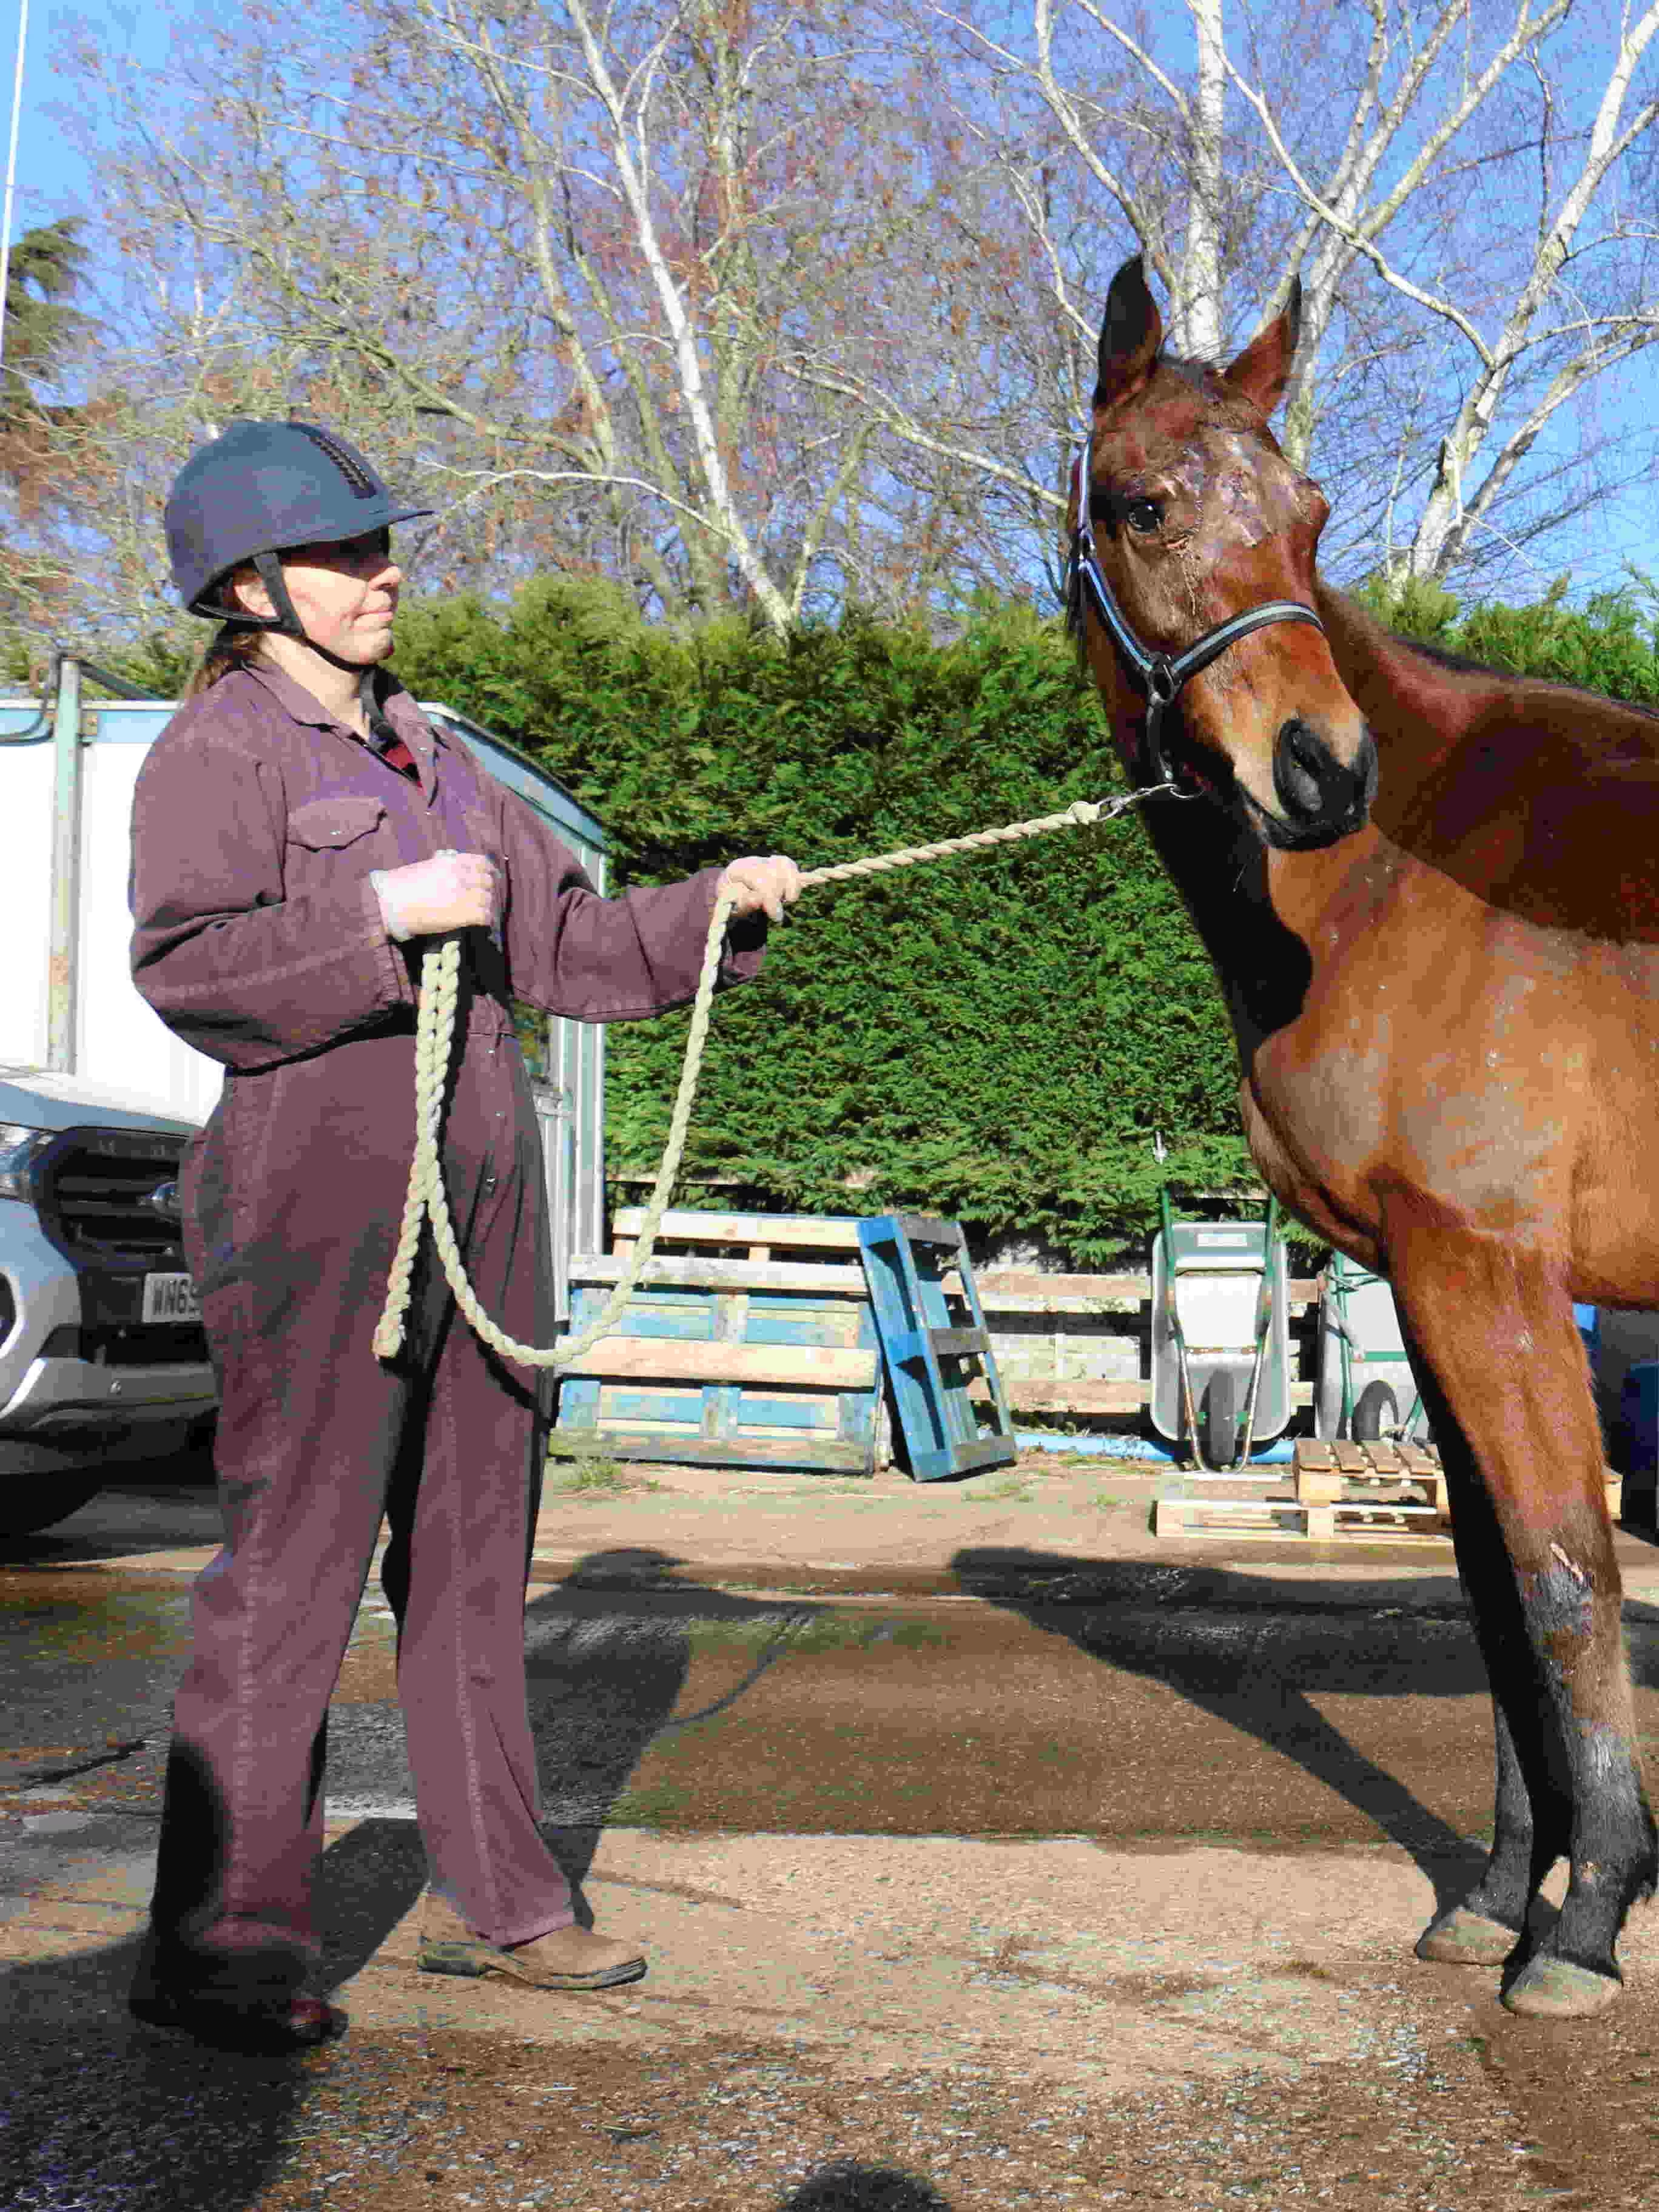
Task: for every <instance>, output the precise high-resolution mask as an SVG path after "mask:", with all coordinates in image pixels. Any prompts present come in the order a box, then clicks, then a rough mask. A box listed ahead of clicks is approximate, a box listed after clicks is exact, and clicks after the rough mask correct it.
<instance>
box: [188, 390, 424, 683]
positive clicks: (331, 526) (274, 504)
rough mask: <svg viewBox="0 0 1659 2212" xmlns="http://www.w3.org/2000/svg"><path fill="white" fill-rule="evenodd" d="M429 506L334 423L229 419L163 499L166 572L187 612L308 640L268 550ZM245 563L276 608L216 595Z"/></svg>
mask: <svg viewBox="0 0 1659 2212" xmlns="http://www.w3.org/2000/svg"><path fill="white" fill-rule="evenodd" d="M431 512H432V509H431V508H430V507H415V506H412V505H411V504H410V501H407V500H405V499H400V498H399V497H398V495H397V493H395V492H394V491H393V490H392V488H391V487H390V485H389V484H387V483H386V482H385V480H384V479H383V478H382V477H380V476H379V475H378V474H377V473H376V471H374V469H373V468H371V467H370V465H369V464H368V462H367V461H366V460H365V459H363V457H362V454H361V453H359V452H358V451H357V449H356V447H355V446H352V445H349V444H348V443H347V441H345V440H344V439H343V438H342V437H341V436H340V435H338V433H337V432H336V431H333V430H325V429H322V428H319V426H318V425H317V424H316V423H314V422H233V423H232V424H231V426H230V428H229V429H228V430H227V431H226V432H225V433H224V435H223V436H222V437H218V438H216V439H215V440H214V441H213V442H212V443H211V445H207V446H204V447H202V448H201V450H200V451H199V452H197V453H192V454H191V457H190V459H188V460H187V461H186V462H185V465H184V467H183V468H182V469H180V471H179V477H178V481H177V482H176V483H174V485H173V491H172V494H171V495H170V497H169V498H168V500H167V511H166V516H165V520H166V526H167V552H168V555H169V556H170V558H171V560H172V562H173V583H174V584H175V586H177V588H178V592H179V598H180V599H182V600H183V601H184V603H185V606H186V607H188V608H189V610H190V611H191V614H193V615H204V616H206V617H208V618H209V619H210V621H213V622H228V623H235V624H236V625H238V626H239V627H240V628H243V629H275V630H283V631H285V632H286V633H287V635H289V636H290V637H297V638H300V639H301V640H302V641H304V642H305V643H307V644H310V643H311V642H312V641H311V640H310V639H308V638H307V637H306V634H305V630H304V629H303V628H302V626H301V623H300V619H299V617H298V616H297V615H296V614H295V611H294V604H293V601H292V600H291V599H289V593H288V586H287V585H286V584H285V583H284V582H283V569H282V563H281V562H280V561H278V559H277V558H276V556H277V555H278V554H279V553H281V552H283V551H286V550H290V549H291V548H293V547H294V546H296V545H327V544H338V543H339V542H340V541H341V540H342V539H343V538H361V537H362V536H363V535H364V534H365V533H366V532H368V531H371V530H389V529H390V528H391V526H392V524H393V523H394V522H408V521H410V520H412V519H413V518H414V517H415V516H416V515H418V514H430V513H431ZM244 562H252V564H253V566H254V568H256V569H257V570H258V574H259V575H260V577H261V578H262V579H263V580H264V586H265V589H266V590H267V591H268V592H270V599H271V605H273V606H274V607H275V608H276V613H275V614H274V615H255V614H248V613H246V612H245V611H243V610H242V609H240V608H237V607H230V606H226V605H222V604H221V603H220V601H219V599H218V592H219V588H220V586H222V583H223V582H224V580H225V578H226V577H227V576H228V574H230V572H231V571H232V569H234V568H240V567H241V566H242V565H243V563H244ZM318 649H319V650H320V648H318ZM328 657H329V658H330V659H332V658H333V655H332V654H330V655H329V656H328Z"/></svg>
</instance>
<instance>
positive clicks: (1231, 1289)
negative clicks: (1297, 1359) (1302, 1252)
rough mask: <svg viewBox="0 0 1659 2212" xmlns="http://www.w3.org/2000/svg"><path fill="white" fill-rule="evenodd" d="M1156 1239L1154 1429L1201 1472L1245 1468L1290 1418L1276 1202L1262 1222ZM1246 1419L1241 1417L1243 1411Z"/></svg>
mask: <svg viewBox="0 0 1659 2212" xmlns="http://www.w3.org/2000/svg"><path fill="white" fill-rule="evenodd" d="M1158 1206H1159V1211H1160V1212H1161V1213H1162V1216H1163V1221H1164V1226H1163V1228H1162V1229H1161V1230H1160V1231H1159V1232H1158V1236H1157V1237H1155V1238H1154V1239H1153V1242H1152V1394H1151V1405H1150V1407H1149V1411H1150V1412H1151V1414H1152V1426H1153V1427H1154V1428H1155V1429H1156V1430H1157V1431H1158V1434H1159V1436H1161V1437H1168V1438H1169V1439H1170V1442H1171V1443H1184V1444H1186V1445H1187V1446H1188V1449H1190V1450H1191V1452H1192V1455H1193V1457H1194V1461H1195V1462H1196V1464H1197V1466H1198V1468H1199V1470H1200V1473H1205V1474H1222V1473H1226V1472H1231V1470H1232V1469H1233V1468H1240V1467H1243V1466H1244V1465H1246V1464H1247V1463H1248V1462H1249V1456H1250V1454H1251V1452H1252V1451H1253V1450H1254V1449H1255V1446H1256V1445H1257V1444H1259V1443H1269V1442H1270V1441H1271V1440H1272V1439H1273V1437H1277V1436H1279V1435H1281V1434H1282V1433H1283V1431H1285V1429H1286V1428H1287V1427H1288V1426H1289V1425H1290V1419H1291V1342H1290V1321H1289V1315H1288V1297H1287V1282H1286V1273H1285V1247H1284V1245H1283V1244H1282V1243H1280V1242H1279V1237H1278V1236H1277V1235H1276V1233H1275V1231H1276V1230H1277V1227H1278V1221H1279V1208H1278V1204H1277V1201H1276V1200H1273V1199H1269V1200H1268V1201H1267V1218H1266V1219H1265V1221H1260V1222H1250V1221H1226V1222H1220V1221H1175V1220H1172V1219H1171V1218H1170V1194H1169V1193H1168V1191H1167V1190H1162V1191H1160V1192H1159V1193H1158ZM1241 1417H1242V1418H1241Z"/></svg>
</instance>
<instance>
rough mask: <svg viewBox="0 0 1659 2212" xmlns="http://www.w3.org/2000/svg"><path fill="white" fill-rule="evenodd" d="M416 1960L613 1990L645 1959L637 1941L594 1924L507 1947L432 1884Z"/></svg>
mask: <svg viewBox="0 0 1659 2212" xmlns="http://www.w3.org/2000/svg"><path fill="white" fill-rule="evenodd" d="M416 1963H417V1964H418V1965H419V1966H420V1968H421V1970H422V1972H423V1973H428V1974H465V1975H468V1976H472V1977H477V1976H480V1975H483V1974H501V1975H504V1976H505V1977H506V1978H507V1980H508V1981H513V1982H527V1983H528V1984H530V1986H531V1988H532V1989H537V1990H609V1989H614V1988H615V1987H616V1986H617V1984H618V1983H619V1982H637V1981H638V1980H639V1979H640V1978H641V1975H642V1974H643V1973H644V1972H645V1960H644V1958H643V1957H642V1956H641V1954H640V1953H639V1952H638V1951H636V1950H635V1948H634V1946H633V1945H632V1944H631V1943H619V1942H617V1940H616V1938H615V1937H614V1936H596V1935H595V1934H594V1933H593V1931H592V1929H589V1928H578V1927H575V1926H572V1927H569V1928H556V1929H553V1930H552V1932H551V1934H550V1935H546V1936H537V1937H536V1938H535V1940H534V1941H533V1942H529V1943H515V1944H513V1946H512V1947H511V1948H510V1949H503V1948H500V1947H499V1946H498V1945H496V1944H494V1943H488V1942H485V1941H484V1939H483V1936H476V1935H474V1933H473V1932H472V1930H471V1929H470V1928H469V1927H468V1926H467V1924H466V1923H465V1920H463V1919H462V1917H461V1916H460V1914H459V1912H457V1911H456V1910H455V1908H454V1906H453V1905H451V1904H450V1903H449V1901H448V1899H446V1898H442V1897H437V1896H435V1895H434V1894H433V1893H432V1891H430V1890H428V1892H427V1893H426V1895H425V1896H424V1898H422V1900H421V1927H420V1939H419V1948H418V1950H417V1951H416Z"/></svg>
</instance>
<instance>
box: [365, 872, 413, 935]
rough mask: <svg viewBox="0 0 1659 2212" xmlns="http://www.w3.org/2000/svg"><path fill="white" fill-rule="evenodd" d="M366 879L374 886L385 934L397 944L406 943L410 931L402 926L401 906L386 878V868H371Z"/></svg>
mask: <svg viewBox="0 0 1659 2212" xmlns="http://www.w3.org/2000/svg"><path fill="white" fill-rule="evenodd" d="M368 880H369V882H370V883H371V884H373V885H374V896H375V897H376V898H377V899H378V900H379V901H380V919H381V921H383V922H384V923H385V924H386V935H387V936H388V937H392V938H395V939H397V941H398V944H399V945H406V944H407V943H408V942H409V936H410V933H409V931H408V930H407V929H405V928H404V926H403V908H402V906H401V905H400V903H399V902H398V894H397V892H396V891H395V890H393V889H392V884H391V883H390V881H389V880H388V877H387V872H386V869H384V868H372V869H371V870H370V871H369V878H368Z"/></svg>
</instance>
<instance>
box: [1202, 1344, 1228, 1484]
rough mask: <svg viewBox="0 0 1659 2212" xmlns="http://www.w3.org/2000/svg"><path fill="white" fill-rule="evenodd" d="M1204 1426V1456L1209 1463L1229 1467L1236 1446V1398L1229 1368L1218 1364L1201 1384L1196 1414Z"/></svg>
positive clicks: (1214, 1465) (1213, 1465)
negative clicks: (1201, 1399) (1200, 1401)
mask: <svg viewBox="0 0 1659 2212" xmlns="http://www.w3.org/2000/svg"><path fill="white" fill-rule="evenodd" d="M1199 1419H1200V1421H1201V1422H1202V1424H1203V1427H1204V1457H1205V1461H1206V1464H1207V1465H1209V1466H1211V1467H1231V1465H1232V1463H1233V1455H1234V1453H1235V1452H1236V1451H1237V1449H1238V1401H1237V1398H1236V1396H1235V1395H1234V1377H1233V1376H1232V1373H1231V1370H1229V1369H1227V1368H1225V1367H1218V1369H1217V1370H1216V1371H1215V1373H1214V1374H1213V1375H1212V1376H1211V1377H1210V1379H1209V1381H1208V1382H1207V1383H1206V1384H1205V1386H1204V1404H1203V1408H1202V1410H1201V1412H1200V1415H1199Z"/></svg>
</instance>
